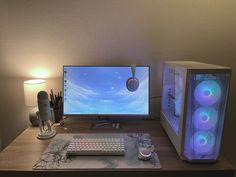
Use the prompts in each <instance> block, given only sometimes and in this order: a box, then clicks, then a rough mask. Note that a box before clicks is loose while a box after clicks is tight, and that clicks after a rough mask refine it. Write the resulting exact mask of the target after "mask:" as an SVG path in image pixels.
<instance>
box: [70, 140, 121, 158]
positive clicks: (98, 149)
mask: <svg viewBox="0 0 236 177" xmlns="http://www.w3.org/2000/svg"><path fill="white" fill-rule="evenodd" d="M124 154H125V145H124V138H115V137H114V138H112V137H99V138H94V137H82V138H79V137H78V138H73V140H72V141H71V142H70V144H69V146H68V148H67V155H124Z"/></svg>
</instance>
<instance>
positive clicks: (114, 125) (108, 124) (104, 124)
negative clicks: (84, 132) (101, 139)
mask: <svg viewBox="0 0 236 177" xmlns="http://www.w3.org/2000/svg"><path fill="white" fill-rule="evenodd" d="M120 128H121V124H120V123H118V122H112V121H110V120H102V121H97V122H95V123H92V125H91V129H114V130H119V129H120Z"/></svg>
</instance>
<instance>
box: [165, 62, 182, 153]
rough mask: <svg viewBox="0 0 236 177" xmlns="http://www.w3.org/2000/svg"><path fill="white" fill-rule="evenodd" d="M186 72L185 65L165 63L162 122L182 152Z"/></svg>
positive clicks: (177, 148) (176, 146) (179, 151)
mask: <svg viewBox="0 0 236 177" xmlns="http://www.w3.org/2000/svg"><path fill="white" fill-rule="evenodd" d="M186 72H187V70H186V69H185V68H183V67H178V66H176V65H169V64H164V71H163V88H162V97H163V99H162V113H161V124H162V126H163V127H164V129H165V130H166V132H167V134H168V136H169V138H170V139H171V141H172V143H173V144H174V146H175V148H176V150H177V152H178V153H179V154H181V146H182V137H183V136H182V133H183V132H182V126H183V109H184V101H185V86H186Z"/></svg>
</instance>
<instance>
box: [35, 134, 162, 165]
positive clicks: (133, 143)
mask: <svg viewBox="0 0 236 177" xmlns="http://www.w3.org/2000/svg"><path fill="white" fill-rule="evenodd" d="M100 135H101V136H103V137H104V136H105V137H109V136H113V137H114V136H115V137H116V136H117V137H120V136H122V137H123V138H124V140H125V155H124V156H67V155H66V149H67V146H68V145H69V143H70V141H71V140H72V138H73V137H86V136H88V134H57V135H56V137H55V138H54V139H53V140H52V141H51V143H50V144H49V145H48V147H47V149H46V150H45V151H44V152H43V154H42V155H41V157H40V159H39V160H38V161H37V162H36V163H35V165H34V166H33V169H34V170H72V169H76V170H92V169H94V170H95V169H159V168H161V164H160V161H159V158H158V156H157V153H156V152H153V153H152V156H151V159H150V160H148V161H142V160H139V159H138V148H139V147H141V146H142V147H150V146H152V144H151V139H150V135H149V134H147V133H138V134H137V133H131V134H123V133H122V134H112V135H111V134H99V136H100ZM89 136H95V137H97V136H98V134H89Z"/></svg>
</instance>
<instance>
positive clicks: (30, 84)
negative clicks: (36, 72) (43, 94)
mask: <svg viewBox="0 0 236 177" xmlns="http://www.w3.org/2000/svg"><path fill="white" fill-rule="evenodd" d="M45 90H46V81H45V80H42V79H32V80H27V81H24V95H25V105H26V106H28V107H32V109H31V110H30V112H29V120H30V122H31V125H32V126H38V125H39V119H38V117H37V114H36V113H37V111H38V106H37V94H38V92H40V91H45Z"/></svg>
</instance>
